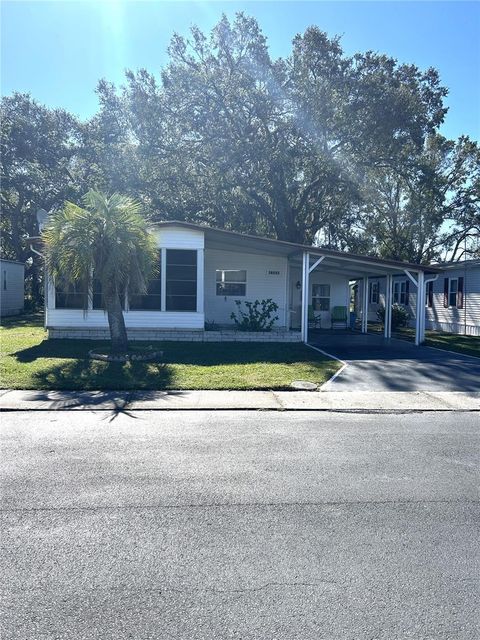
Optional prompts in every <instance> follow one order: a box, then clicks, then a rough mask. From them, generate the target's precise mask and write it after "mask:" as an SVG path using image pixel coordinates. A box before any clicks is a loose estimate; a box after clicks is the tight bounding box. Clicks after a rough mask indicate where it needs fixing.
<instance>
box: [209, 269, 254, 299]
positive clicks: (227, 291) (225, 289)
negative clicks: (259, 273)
mask: <svg viewBox="0 0 480 640" xmlns="http://www.w3.org/2000/svg"><path fill="white" fill-rule="evenodd" d="M216 281H217V282H216V284H217V296H245V295H246V294H247V272H246V271H245V270H242V269H240V270H230V271H225V270H223V269H217V272H216Z"/></svg>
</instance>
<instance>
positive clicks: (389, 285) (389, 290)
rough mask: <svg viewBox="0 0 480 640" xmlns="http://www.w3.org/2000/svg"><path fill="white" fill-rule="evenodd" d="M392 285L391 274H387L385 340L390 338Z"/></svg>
mask: <svg viewBox="0 0 480 640" xmlns="http://www.w3.org/2000/svg"><path fill="white" fill-rule="evenodd" d="M392 284H393V278H392V276H391V274H387V282H386V286H385V320H384V330H383V335H384V337H385V338H391V337H392Z"/></svg>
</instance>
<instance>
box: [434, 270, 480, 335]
mask: <svg viewBox="0 0 480 640" xmlns="http://www.w3.org/2000/svg"><path fill="white" fill-rule="evenodd" d="M445 278H448V279H449V280H450V282H451V280H452V279H456V280H457V282H458V279H459V278H463V308H460V309H459V308H458V307H457V306H456V303H455V305H453V306H452V305H450V304H449V306H448V307H445V306H444V286H445V285H444V280H445ZM450 282H449V296H448V297H449V300H448V302H449V303H450ZM457 286H458V285H457ZM425 311H426V329H430V330H433V331H446V332H447V333H458V334H466V335H477V336H478V335H480V265H472V266H469V267H468V268H467V269H465V268H464V267H462V266H461V265H460V266H459V267H458V269H446V270H445V271H444V272H443V273H441V274H440V275H439V277H438V279H437V280H435V282H434V283H433V301H432V307H427V308H426V310H425Z"/></svg>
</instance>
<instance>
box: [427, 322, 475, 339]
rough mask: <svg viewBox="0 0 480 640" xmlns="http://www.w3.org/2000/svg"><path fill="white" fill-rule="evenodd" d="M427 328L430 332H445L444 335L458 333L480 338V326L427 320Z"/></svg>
mask: <svg viewBox="0 0 480 640" xmlns="http://www.w3.org/2000/svg"><path fill="white" fill-rule="evenodd" d="M425 324H426V328H427V329H428V330H429V331H443V332H444V333H457V334H460V335H467V336H480V326H479V325H474V324H467V325H465V324H463V323H462V322H440V321H439V320H426V323H425Z"/></svg>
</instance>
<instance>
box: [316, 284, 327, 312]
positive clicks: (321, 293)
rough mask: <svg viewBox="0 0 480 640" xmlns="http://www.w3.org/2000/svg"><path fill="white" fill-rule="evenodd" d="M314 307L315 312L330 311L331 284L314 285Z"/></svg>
mask: <svg viewBox="0 0 480 640" xmlns="http://www.w3.org/2000/svg"><path fill="white" fill-rule="evenodd" d="M312 307H313V310H314V311H329V310H330V285H329V284H312Z"/></svg>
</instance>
